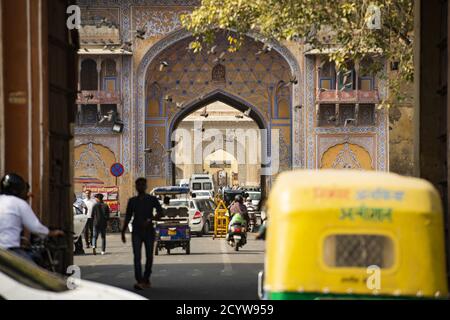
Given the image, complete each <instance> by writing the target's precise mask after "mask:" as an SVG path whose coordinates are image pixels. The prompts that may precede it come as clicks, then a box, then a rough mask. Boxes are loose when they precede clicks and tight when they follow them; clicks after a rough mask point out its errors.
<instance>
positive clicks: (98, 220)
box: [92, 193, 110, 255]
mask: <svg viewBox="0 0 450 320" xmlns="http://www.w3.org/2000/svg"><path fill="white" fill-rule="evenodd" d="M95 200H96V201H97V203H96V204H95V205H94V207H93V208H92V224H93V226H94V235H93V238H92V250H93V254H94V255H96V254H97V251H96V248H97V240H98V236H99V235H100V236H101V237H102V255H104V254H105V253H106V229H107V227H108V220H109V215H110V209H109V206H108V205H107V204H106V203H105V202H103V194H101V193H99V194H96V195H95Z"/></svg>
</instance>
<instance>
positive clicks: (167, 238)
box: [161, 236, 171, 241]
mask: <svg viewBox="0 0 450 320" xmlns="http://www.w3.org/2000/svg"><path fill="white" fill-rule="evenodd" d="M170 239H171V237H170V236H169V237H168V236H165V237H161V240H162V241H168V240H170Z"/></svg>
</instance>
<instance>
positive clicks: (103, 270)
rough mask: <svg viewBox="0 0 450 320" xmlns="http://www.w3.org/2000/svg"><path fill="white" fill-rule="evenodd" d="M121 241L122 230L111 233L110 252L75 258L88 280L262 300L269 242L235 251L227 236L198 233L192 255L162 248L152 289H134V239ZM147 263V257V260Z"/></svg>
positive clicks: (157, 291)
mask: <svg viewBox="0 0 450 320" xmlns="http://www.w3.org/2000/svg"><path fill="white" fill-rule="evenodd" d="M130 238H131V236H130V235H127V240H128V241H127V244H125V245H124V244H122V242H121V241H120V236H119V235H117V234H113V235H108V236H107V254H106V255H104V256H102V255H98V254H97V255H96V256H94V255H93V254H92V250H91V249H85V251H86V254H85V255H82V256H76V257H75V264H77V265H78V266H80V268H81V277H82V278H83V279H85V280H91V281H95V282H100V283H104V284H108V285H112V286H116V287H119V288H122V289H126V290H130V291H133V292H136V293H138V294H141V295H143V296H145V297H146V298H149V299H153V300H155V299H173V300H186V299H188V300H211V299H220V300H241V299H242V300H248V299H251V300H252V299H257V298H258V297H257V277H258V272H259V271H260V270H262V269H263V261H264V242H263V241H257V240H254V235H249V240H248V241H247V244H246V245H245V246H244V248H241V249H240V251H239V252H234V251H233V248H231V247H230V246H229V245H228V244H227V243H226V242H225V240H224V239H215V240H213V239H212V237H201V238H197V237H193V238H192V239H191V254H190V255H186V254H184V251H182V250H181V249H175V250H172V251H171V254H170V255H167V253H166V252H164V251H161V252H160V254H159V256H156V257H155V259H154V265H153V275H152V279H151V280H152V288H151V289H147V290H145V291H135V290H134V289H133V285H134V283H135V280H134V271H133V255H132V251H131V244H130V240H131V239H130ZM99 240H100V239H99ZM143 254H144V253H143ZM143 262H144V259H143Z"/></svg>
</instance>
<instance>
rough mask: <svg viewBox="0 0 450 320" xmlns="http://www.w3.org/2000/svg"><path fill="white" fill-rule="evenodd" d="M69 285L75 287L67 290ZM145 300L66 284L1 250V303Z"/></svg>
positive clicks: (123, 292) (105, 289) (125, 293)
mask: <svg viewBox="0 0 450 320" xmlns="http://www.w3.org/2000/svg"><path fill="white" fill-rule="evenodd" d="M70 284H74V286H73V289H70V288H71V286H70ZM1 299H6V300H146V299H145V298H144V297H142V296H140V295H137V294H135V293H132V292H130V291H126V290H123V289H119V288H115V287H112V286H108V285H104V284H99V283H95V282H91V281H86V280H78V279H77V282H75V283H71V282H68V280H67V279H65V278H64V277H62V276H59V275H56V274H54V273H51V272H49V271H47V270H45V269H43V268H40V267H38V266H36V265H35V264H33V263H31V262H29V261H28V260H25V259H24V258H22V257H19V256H17V255H15V254H13V253H11V252H9V251H6V250H3V249H0V300H1Z"/></svg>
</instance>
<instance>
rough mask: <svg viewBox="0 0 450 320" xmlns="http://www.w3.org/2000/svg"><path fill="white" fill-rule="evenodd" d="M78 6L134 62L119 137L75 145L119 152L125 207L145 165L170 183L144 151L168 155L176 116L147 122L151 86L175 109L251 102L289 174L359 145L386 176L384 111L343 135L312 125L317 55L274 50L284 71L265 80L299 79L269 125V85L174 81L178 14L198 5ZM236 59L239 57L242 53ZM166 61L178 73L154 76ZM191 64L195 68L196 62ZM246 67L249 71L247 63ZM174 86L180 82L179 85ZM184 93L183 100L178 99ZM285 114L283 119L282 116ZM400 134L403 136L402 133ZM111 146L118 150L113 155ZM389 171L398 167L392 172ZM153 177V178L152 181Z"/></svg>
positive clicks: (91, 1) (95, 134)
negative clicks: (108, 29) (109, 30)
mask: <svg viewBox="0 0 450 320" xmlns="http://www.w3.org/2000/svg"><path fill="white" fill-rule="evenodd" d="M78 3H79V4H80V6H82V8H84V9H83V10H86V8H87V7H89V11H95V13H96V14H97V15H99V16H102V15H103V16H108V17H110V19H115V20H117V22H118V25H119V26H120V35H121V37H122V41H124V40H131V41H132V42H133V46H132V51H133V55H132V56H131V57H128V56H127V57H123V58H122V59H123V61H122V67H121V83H122V87H121V97H122V105H123V113H122V117H123V120H124V122H125V130H124V132H123V134H122V135H120V136H115V137H112V136H111V135H107V134H105V132H104V131H102V132H99V131H98V130H96V129H87V128H85V129H83V130H79V129H77V131H76V132H77V136H76V141H77V143H76V144H77V145H80V144H86V143H89V142H93V143H97V144H102V145H103V146H106V147H110V149H111V150H117V152H116V151H114V152H115V155H116V159H117V161H119V162H121V163H123V164H124V166H125V172H126V173H125V175H124V177H123V178H121V179H119V184H120V187H121V201H122V202H124V199H125V198H127V197H128V196H130V195H131V194H132V193H133V183H132V182H133V180H134V179H135V178H137V177H138V176H146V175H147V172H146V163H149V161H150V162H151V163H152V164H153V166H154V165H155V164H158V166H159V169H158V170H159V172H158V174H157V175H156V176H154V177H153V179H154V181H153V184H168V183H170V181H171V180H172V179H171V178H172V177H171V174H172V173H171V172H168V170H167V168H168V167H167V166H166V165H165V164H164V162H165V161H166V160H167V159H168V158H167V157H165V156H164V155H163V154H162V155H161V154H160V155H158V156H155V154H153V155H146V154H145V153H144V152H143V151H144V149H145V148H146V147H149V145H151V144H154V143H156V144H158V145H159V149H160V150H161V152H163V150H164V149H167V148H168V146H169V143H168V139H167V135H168V128H169V126H170V123H171V120H172V119H173V118H174V116H176V115H177V112H176V111H177V110H175V109H176V108H175V107H174V105H172V106H169V107H168V108H166V106H165V104H164V103H162V108H161V109H162V110H163V112H165V113H164V114H163V116H162V117H159V115H160V114H159V113H158V114H156V113H155V110H156V109H155V108H153V110H151V109H152V108H150V112H149V113H148V115H149V116H148V117H146V110H147V111H148V105H149V104H148V103H149V100H148V92H149V89H148V85H149V84H151V83H152V82H153V81H157V82H160V83H161V88H162V91H163V92H164V94H166V93H167V94H170V95H172V96H173V98H174V100H175V101H177V102H187V103H189V102H192V100H195V99H199V98H201V94H202V92H203V93H206V94H207V93H208V92H210V91H211V90H214V88H215V89H220V90H223V91H225V92H227V91H230V93H232V94H233V96H235V97H238V98H242V99H243V100H246V99H247V100H248V101H250V102H251V103H253V105H254V106H255V107H256V108H257V109H258V110H260V111H261V114H262V115H264V116H263V118H264V119H265V121H266V123H267V124H269V125H268V127H272V128H279V129H280V130H281V132H282V136H283V140H284V141H283V142H282V148H281V149H282V151H281V152H282V154H283V155H284V156H286V155H287V158H285V159H284V160H283V161H284V162H283V165H284V166H283V169H284V170H285V169H289V168H311V169H314V168H320V167H321V159H322V158H323V155H324V154H325V153H326V152H327V151H328V150H329V149H330V148H333V147H335V146H338V145H344V144H345V143H349V144H353V145H357V146H359V147H361V148H362V149H364V152H363V154H365V152H367V153H368V154H369V157H370V161H369V162H370V167H371V168H373V169H374V170H389V161H388V157H389V149H390V147H389V145H388V141H389V132H388V116H387V115H388V114H387V112H386V111H385V110H377V111H376V119H377V121H376V123H375V125H372V126H359V127H353V126H349V127H345V128H344V127H342V126H333V127H319V126H318V125H317V121H318V113H317V100H316V93H317V89H318V82H317V67H318V64H317V59H316V57H315V56H306V55H305V54H304V48H303V47H302V46H301V45H299V44H298V43H293V42H284V43H281V44H274V50H273V52H272V53H271V54H270V55H269V56H274V57H276V59H278V61H279V62H278V63H277V66H285V70H286V71H287V72H285V73H284V74H279V75H277V74H276V72H274V70H273V69H271V71H270V74H268V75H264V76H266V77H268V81H267V82H268V83H272V85H273V87H275V86H276V82H277V81H278V80H280V79H283V80H284V81H286V80H288V78H289V77H290V76H292V77H294V76H295V77H297V79H298V84H297V85H293V86H292V88H291V92H290V98H288V99H287V100H286V101H287V102H281V103H280V105H281V106H282V105H283V104H286V103H287V104H288V105H289V113H290V117H289V118H288V119H273V117H272V114H273V109H272V108H273V107H275V103H273V98H274V96H273V94H272V95H271V93H270V90H267V87H270V86H269V85H266V86H265V88H266V90H265V91H264V90H261V89H260V87H261V86H258V85H247V86H246V88H245V90H246V92H248V93H246V94H243V91H238V90H237V89H235V88H234V87H233V86H230V85H228V84H227V85H225V86H218V85H213V86H212V85H211V83H209V84H208V85H205V82H206V81H208V80H211V79H210V78H211V68H212V66H213V64H212V63H211V61H209V62H208V63H203V64H201V65H200V67H199V68H200V69H201V70H202V68H205V70H204V71H200V72H199V73H201V74H199V75H198V77H196V78H195V79H196V80H198V81H200V80H201V81H202V82H203V85H199V83H194V85H190V84H189V83H187V84H183V80H184V79H182V78H177V77H179V76H182V74H183V70H182V68H183V65H184V66H186V64H187V63H183V62H181V61H183V59H186V58H187V56H189V55H188V53H186V55H183V54H181V55H180V52H178V51H180V50H182V51H186V46H187V44H188V39H189V34H188V33H187V32H185V31H184V30H182V29H180V27H181V24H180V15H181V14H183V13H187V12H190V11H191V10H192V9H193V8H195V6H196V5H198V4H199V2H198V1H189V0H186V1H171V0H164V1H163V0H139V1H137V0H136V1H135V0H130V1H125V0H124V1H115V0H107V1H96V0H80V1H78ZM136 29H145V30H147V33H146V35H145V37H144V39H138V38H136V36H135V35H136V34H135V32H134V31H135V30H136ZM252 46H254V44H253V42H252V41H249V42H248V44H247V45H246V46H245V48H250V47H252ZM219 47H220V46H219ZM186 52H187V51H186ZM238 55H241V56H242V54H238ZM163 58H164V59H168V60H171V61H170V62H171V65H170V66H171V67H174V68H178V69H177V70H171V72H170V73H167V72H165V73H161V72H160V71H159V70H158V69H159V63H160V60H161V59H163ZM249 58H251V60H252V61H254V58H255V55H254V52H252V53H249ZM201 59H202V56H201V55H199V56H198V57H196V58H195V60H196V61H201ZM193 64H194V65H195V64H196V62H194V63H193ZM225 64H226V65H225V66H226V68H227V70H232V69H233V68H234V69H235V70H234V72H236V71H237V68H239V66H238V65H237V64H236V63H235V64H234V66H230V64H231V63H230V62H229V61H226V62H225ZM243 65H244V64H243ZM246 65H247V67H248V64H246ZM188 67H190V66H188ZM230 67H231V69H230ZM180 68H181V69H180ZM168 69H170V68H168ZM206 69H207V70H206ZM166 70H167V69H166ZM266 73H267V71H266ZM247 75H249V74H247ZM232 77H234V76H232ZM177 80H180V83H178V84H177ZM234 80H236V79H234ZM252 80H253V81H255V82H257V81H258V80H262V81H264V80H265V79H264V78H263V77H262V79H258V77H255V79H253V77H252ZM244 81H245V79H242V80H240V82H241V83H243V82H244ZM182 87H184V88H185V89H183V88H182ZM166 88H167V89H166ZM236 88H237V87H236ZM252 89H255V91H254V93H255V94H253V96H254V97H252V94H251V90H252ZM183 90H185V91H186V92H187V94H185V95H183ZM258 90H261V91H258ZM379 90H380V92H381V95H385V94H386V92H385V90H384V85H383V83H380V85H379ZM256 93H257V94H256ZM296 107H298V108H296ZM158 111H159V108H158ZM401 113H402V116H401V117H400V120H399V121H397V120H395V121H393V124H394V127H396V126H402V127H404V126H406V125H407V122H408V121H407V119H408V116H409V115H408V112H407V110H406V109H405V110H403V109H402V111H401ZM282 114H284V115H286V113H282ZM283 118H284V117H283ZM405 122H406V123H405ZM398 132H399V133H400V130H398ZM155 135H158V139H156V140H155V139H154V138H153V137H154V136H155ZM395 135H396V133H394V137H395ZM397 140H398V139H397ZM155 141H156V142H155ZM400 141H401V142H400V143H397V145H398V146H394V147H393V148H392V146H391V149H392V150H394V151H391V154H397V153H398V154H399V156H398V158H400V159H403V158H402V157H401V156H400V155H402V154H403V153H404V152H402V151H400V152H396V151H395V150H396V149H399V150H402V148H405V146H406V144H407V142H406V141H404V139H403V137H401V139H400ZM111 146H116V147H115V148H112V147H111ZM154 147H156V145H154ZM328 154H331V153H330V152H329V153H328ZM146 157H147V158H146ZM164 159H165V160H164ZM161 160H164V161H161ZM402 161H403V160H402ZM161 162H162V163H161ZM160 164H161V165H160ZM286 164H288V165H286ZM400 167H401V168H400V169H398V170H405V169H404V168H403V166H400ZM406 167H408V166H406ZM394 168H396V167H395V166H394ZM396 170H397V169H396ZM169 171H170V170H169ZM147 176H148V175H147ZM150 176H152V175H151V174H150Z"/></svg>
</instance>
